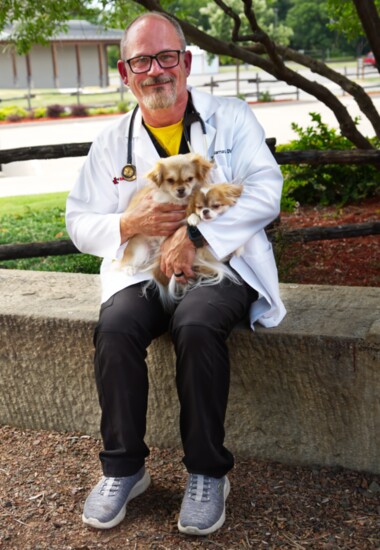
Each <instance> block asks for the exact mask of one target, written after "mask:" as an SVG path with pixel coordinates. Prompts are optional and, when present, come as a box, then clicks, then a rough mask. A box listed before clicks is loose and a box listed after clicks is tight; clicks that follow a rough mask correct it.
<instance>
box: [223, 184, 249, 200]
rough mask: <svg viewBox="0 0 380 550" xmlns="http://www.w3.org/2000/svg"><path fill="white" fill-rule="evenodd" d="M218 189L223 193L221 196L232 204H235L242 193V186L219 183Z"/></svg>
mask: <svg viewBox="0 0 380 550" xmlns="http://www.w3.org/2000/svg"><path fill="white" fill-rule="evenodd" d="M220 189H221V191H222V193H223V195H224V196H225V197H226V199H228V200H229V201H231V203H232V204H235V203H236V201H237V199H238V198H239V197H240V195H241V194H242V192H243V186H242V185H240V184H239V185H237V184H234V183H221V184H220Z"/></svg>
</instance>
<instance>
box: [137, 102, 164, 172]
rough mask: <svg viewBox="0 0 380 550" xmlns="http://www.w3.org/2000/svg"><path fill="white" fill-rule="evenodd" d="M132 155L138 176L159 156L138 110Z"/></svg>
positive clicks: (149, 167) (149, 168)
mask: <svg viewBox="0 0 380 550" xmlns="http://www.w3.org/2000/svg"><path fill="white" fill-rule="evenodd" d="M132 157H133V162H134V163H135V164H136V171H137V175H138V177H142V176H144V174H146V173H147V172H148V171H149V170H151V168H152V166H153V165H154V164H155V162H157V161H158V160H159V158H160V156H159V154H158V153H157V150H156V148H155V146H154V145H153V142H152V140H151V139H150V137H149V135H148V132H147V131H146V130H145V128H144V126H143V124H142V119H141V113H140V111H139V112H138V113H137V116H136V119H135V123H134V128H133V142H132Z"/></svg>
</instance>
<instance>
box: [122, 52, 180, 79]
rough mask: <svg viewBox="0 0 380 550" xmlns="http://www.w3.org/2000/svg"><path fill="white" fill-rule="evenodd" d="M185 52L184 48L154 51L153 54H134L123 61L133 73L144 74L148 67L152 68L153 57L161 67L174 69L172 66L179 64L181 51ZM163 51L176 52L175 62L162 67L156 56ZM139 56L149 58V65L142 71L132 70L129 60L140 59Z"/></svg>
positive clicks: (148, 69)
mask: <svg viewBox="0 0 380 550" xmlns="http://www.w3.org/2000/svg"><path fill="white" fill-rule="evenodd" d="M185 52H186V50H162V51H160V52H158V53H156V54H155V55H136V57H131V58H130V59H123V62H124V63H127V64H128V66H129V68H130V69H131V71H132V72H133V73H134V74H144V73H147V72H149V71H150V69H151V68H152V63H153V59H155V60H156V61H157V63H158V64H159V66H160V67H161V69H174V67H177V65H178V64H179V60H180V55H181V53H185ZM163 53H176V54H177V62H176V63H175V64H174V65H170V66H169V67H168V66H165V67H163V66H162V65H161V63H160V60H159V59H158V56H159V55H161V54H163ZM141 57H146V58H149V60H150V63H149V67H148V68H147V69H145V70H144V71H136V70H133V68H132V65H131V61H134V60H135V59H140V58H141Z"/></svg>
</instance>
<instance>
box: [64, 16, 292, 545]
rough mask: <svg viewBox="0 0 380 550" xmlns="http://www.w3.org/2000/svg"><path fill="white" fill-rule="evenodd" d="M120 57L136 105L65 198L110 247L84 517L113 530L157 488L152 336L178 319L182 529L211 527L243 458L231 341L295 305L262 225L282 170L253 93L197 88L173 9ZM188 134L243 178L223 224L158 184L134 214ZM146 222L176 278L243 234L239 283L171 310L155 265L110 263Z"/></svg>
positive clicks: (140, 26)
mask: <svg viewBox="0 0 380 550" xmlns="http://www.w3.org/2000/svg"><path fill="white" fill-rule="evenodd" d="M121 55H122V59H121V60H120V61H119V62H118V69H119V72H120V75H121V77H122V79H123V82H124V83H125V84H126V85H128V86H129V87H130V89H131V90H132V92H133V94H134V95H135V97H136V99H137V102H138V109H137V110H135V112H134V114H133V115H132V114H131V113H128V114H126V115H125V116H123V117H121V118H120V120H118V121H117V122H116V123H114V124H113V125H111V126H110V127H109V128H108V129H107V130H106V131H104V132H103V133H102V134H101V135H100V136H99V137H98V138H97V139H96V140H95V141H94V143H93V145H92V147H91V150H90V153H89V156H88V158H87V160H86V162H85V164H84V167H83V169H82V171H81V174H80V176H79V178H78V181H77V183H76V185H75V187H74V189H73V191H72V192H71V194H70V196H69V198H68V201H67V227H68V231H69V233H70V236H71V238H72V239H73V241H74V243H75V244H76V246H77V247H78V248H79V249H80V250H82V251H83V252H86V253H90V254H95V255H97V256H101V257H103V258H104V260H103V263H102V268H101V280H102V306H101V311H100V317H99V323H98V325H97V327H96V330H95V337H94V341H95V374H96V382H97V389H98V393H99V401H100V405H101V409H102V418H101V433H102V439H103V445H104V450H103V451H102V452H101V453H100V460H101V463H102V467H103V474H104V475H103V477H102V479H101V480H100V482H99V483H98V484H97V485H96V487H95V488H94V489H93V490H92V492H91V493H90V495H89V496H88V498H87V500H86V503H85V506H84V512H83V521H84V522H85V523H86V524H88V525H91V526H93V527H97V528H101V529H107V528H111V527H113V526H115V525H117V524H118V523H120V522H121V521H122V520H123V518H124V516H125V513H126V504H127V503H128V501H130V500H131V499H132V498H134V497H136V496H137V495H139V494H140V493H142V492H143V491H145V490H146V489H147V487H148V486H149V482H150V478H149V473H148V472H147V471H146V469H145V466H144V462H145V458H146V457H147V455H148V454H149V450H148V448H147V446H146V444H145V442H144V435H145V427H146V409H147V394H148V381H147V368H146V363H145V357H146V348H147V347H148V346H149V344H150V343H151V341H152V339H154V338H156V337H157V336H159V335H160V334H162V333H163V332H164V331H169V332H170V335H171V337H172V340H173V344H174V347H175V351H176V356H177V364H176V368H177V376H176V383H177V389H178V396H179V401H180V406H181V410H180V430H181V438H182V444H183V449H184V459H183V462H184V464H185V467H186V469H187V471H188V474H189V477H188V482H187V487H186V491H185V495H184V498H183V503H182V507H181V511H180V516H179V521H178V528H179V530H180V531H181V532H183V533H189V534H197V535H206V534H209V533H212V532H213V531H215V530H217V529H218V528H220V527H221V526H222V524H223V522H224V519H225V500H226V498H227V496H228V492H229V481H228V477H227V473H228V471H229V470H231V468H232V467H233V464H234V460H233V455H232V453H231V452H230V451H229V450H228V449H226V448H225V446H224V418H225V413H226V407H227V399H228V390H229V360H228V350H227V346H226V339H227V337H228V335H229V334H230V332H231V330H232V329H233V327H234V326H235V325H236V323H237V322H239V321H240V320H242V319H244V318H246V317H247V316H248V314H249V316H250V321H251V326H252V327H253V323H254V322H255V321H259V322H260V323H261V324H263V325H264V326H275V325H276V324H278V323H279V322H280V321H281V319H282V318H283V316H284V315H285V309H284V306H283V304H282V302H281V300H280V297H279V293H278V281H277V271H276V266H275V263H274V258H273V253H272V249H271V246H270V244H269V243H268V241H267V238H266V235H265V231H264V228H265V227H266V226H267V225H268V223H270V222H271V221H272V220H273V219H274V218H275V217H276V216H277V215H278V212H279V204H280V196H281V188H282V178H281V174H280V171H279V169H278V166H277V165H276V163H275V161H274V159H273V156H272V155H271V154H270V152H269V150H268V148H267V146H266V144H265V137H264V133H263V130H262V129H261V127H260V126H259V124H258V123H257V121H256V118H255V117H254V115H253V114H252V112H251V109H250V108H249V106H248V105H247V104H246V103H245V102H243V101H240V100H238V99H225V98H215V97H213V96H211V95H209V94H205V93H201V92H198V91H197V90H195V89H191V88H188V87H187V84H186V81H187V77H188V75H189V73H190V68H191V53H190V52H189V51H187V50H186V43H185V38H184V36H183V33H182V31H181V28H180V27H179V25H178V24H177V23H176V22H175V20H173V19H171V18H169V17H166V16H164V15H162V14H159V13H153V12H152V13H147V14H144V15H142V16H140V17H138V18H137V19H136V20H135V21H134V22H133V23H132V24H131V25H130V26H129V27H128V28H127V29H126V32H125V35H124V38H123V40H122V43H121ZM132 116H133V118H134V120H133V122H132V121H131V118H132ZM184 134H185V135H186V136H188V137H189V139H184V137H183V136H184ZM188 141H190V143H191V145H190V146H191V148H192V150H194V151H195V152H198V153H200V154H202V155H204V156H206V157H208V158H210V159H213V160H214V163H215V167H214V168H213V170H212V181H214V182H218V181H219V182H221V181H237V182H242V183H243V184H244V192H243V194H242V196H241V197H240V198H239V200H238V204H237V205H236V206H234V207H233V208H231V209H230V210H229V211H228V212H226V213H225V214H223V215H222V216H220V217H219V218H218V219H216V220H214V221H213V222H211V223H208V224H207V223H204V222H201V223H200V224H199V226H198V227H199V231H198V232H195V233H194V232H191V231H189V230H188V228H187V227H186V224H184V215H185V212H184V210H183V209H182V207H178V206H176V207H175V206H173V205H164V204H156V203H154V202H153V200H152V198H151V197H150V196H148V197H147V198H145V199H143V200H141V202H140V204H139V205H138V206H137V207H136V208H135V210H134V211H133V212H132V213H128V214H126V213H124V210H125V207H126V205H127V204H128V203H129V201H130V200H131V197H132V196H133V193H134V192H135V191H136V190H137V189H139V188H141V187H142V186H143V185H145V184H146V180H144V174H146V172H147V171H148V170H149V169H151V168H152V166H153V165H154V164H155V163H156V161H157V160H158V159H159V158H160V155H161V156H167V155H172V154H177V153H178V152H180V153H185V152H188V150H189V149H188V147H189V144H188ZM130 157H132V158H130ZM135 170H136V179H133V178H134V177H135V176H134V172H135ZM121 174H123V176H121ZM135 234H144V235H160V236H164V237H167V239H166V240H165V242H164V245H163V246H162V260H161V269H162V271H163V272H164V273H165V274H166V275H167V276H168V277H171V276H172V275H173V274H175V277H176V278H177V281H178V282H179V283H185V282H186V281H187V280H188V279H191V277H193V276H194V273H193V271H192V262H193V259H194V255H195V250H196V248H197V247H199V246H209V247H210V250H211V251H212V252H213V254H214V255H215V256H216V257H218V258H222V257H225V256H226V255H228V254H231V253H232V252H233V251H235V250H237V249H238V248H239V247H240V246H241V245H244V253H243V254H242V255H241V256H240V257H235V256H234V257H233V258H232V259H231V261H230V265H231V267H232V268H233V269H234V270H235V271H236V273H237V275H238V277H239V284H234V283H232V282H231V281H228V282H227V281H226V282H222V283H221V284H220V285H214V286H209V287H201V288H198V289H196V290H194V291H192V292H189V293H188V294H186V296H185V298H184V299H183V300H182V301H181V302H180V303H179V305H178V306H177V307H176V310H175V312H174V313H173V314H172V315H168V313H166V312H165V311H164V310H163V308H162V305H161V303H160V301H159V299H158V297H157V295H156V294H154V293H153V292H152V293H151V295H149V296H148V297H147V298H144V297H143V296H142V295H141V284H142V282H143V281H146V280H147V279H148V278H149V275H147V274H144V273H136V274H135V275H133V276H132V275H130V274H127V273H125V272H117V271H115V270H112V269H111V264H112V261H113V260H114V259H115V258H120V257H121V256H122V254H123V250H124V248H125V247H126V246H128V239H130V238H131V237H132V236H133V235H135Z"/></svg>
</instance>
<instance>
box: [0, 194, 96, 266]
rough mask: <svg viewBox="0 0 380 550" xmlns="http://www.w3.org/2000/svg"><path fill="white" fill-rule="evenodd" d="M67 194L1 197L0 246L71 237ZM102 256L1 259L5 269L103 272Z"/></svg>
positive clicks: (81, 255)
mask: <svg viewBox="0 0 380 550" xmlns="http://www.w3.org/2000/svg"><path fill="white" fill-rule="evenodd" d="M66 197H67V193H49V194H45V195H31V196H21V197H6V198H0V245H4V244H16V243H29V242H40V241H42V242H43V241H54V240H59V239H68V238H69V237H68V234H67V231H66V227H65V204H66ZM99 267H100V259H99V258H95V257H94V256H90V255H87V254H68V255H65V256H48V257H43V258H27V259H19V260H6V261H1V262H0V268H2V269H31V270H36V271H65V272H72V273H99Z"/></svg>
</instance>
